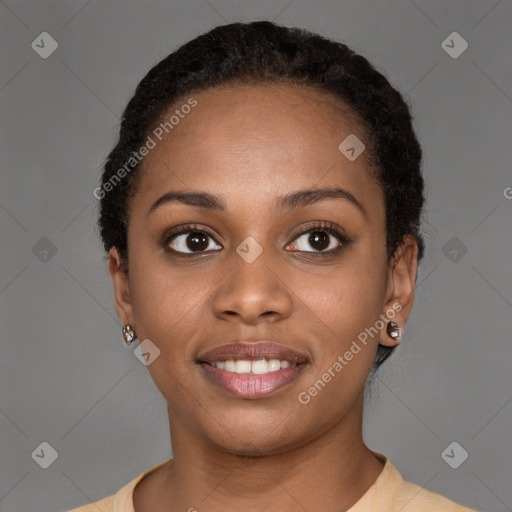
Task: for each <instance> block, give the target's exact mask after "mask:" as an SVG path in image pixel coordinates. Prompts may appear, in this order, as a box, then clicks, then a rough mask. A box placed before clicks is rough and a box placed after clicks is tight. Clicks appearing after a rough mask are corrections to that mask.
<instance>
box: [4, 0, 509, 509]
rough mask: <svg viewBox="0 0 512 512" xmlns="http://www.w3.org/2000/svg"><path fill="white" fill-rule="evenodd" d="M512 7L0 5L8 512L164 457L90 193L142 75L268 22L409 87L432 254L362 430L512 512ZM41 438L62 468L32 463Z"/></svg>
mask: <svg viewBox="0 0 512 512" xmlns="http://www.w3.org/2000/svg"><path fill="white" fill-rule="evenodd" d="M511 13H512V2H511V1H510V0H508V1H507V0H501V1H496V0H486V1H483V0H482V1H450V2H447V1H442V2H441V1H426V0H422V1H420V0H415V1H412V0H400V1H382V0H381V1H371V2H369V1H359V0H358V1H325V0H324V1H314V2H313V1H309V2H306V1H303V0H294V1H290V0H283V1H270V0H269V1H259V2H248V1H244V2H235V1H232V0H208V1H206V0H191V1H186V2H185V1H167V2H164V1H151V2H135V1H123V2H121V1H110V2H105V1H104V2H101V1H100V0H90V1H87V0H84V1H66V2H64V1H45V2H41V1H36V0H33V1H30V2H29V1H14V0H3V1H0V20H1V32H0V38H1V40H0V48H1V57H0V59H1V61H0V69H1V75H0V101H1V119H2V124H1V132H0V133H1V151H0V159H1V180H2V181H1V186H0V229H1V237H2V241H1V260H0V308H1V309H0V311H1V320H0V321H1V327H0V336H1V357H0V434H1V439H0V510H1V511H2V512H42V511H63V510H66V509H69V508H72V507H75V506H78V505H81V504H84V503H86V502H89V501H90V500H97V499H99V498H102V497H104V496H106V495H108V494H112V493H114V492H115V491H117V490H118V489H119V488H120V487H121V486H123V485H124V484H125V483H127V482H128V481H129V480H131V479H132V478H134V477H135V476H137V475H138V474H139V473H141V472H142V471H145V470H146V469H149V468H150V467H153V466H154V465H156V464H157V463H159V462H161V461H163V460H165V459H167V458H168V457H170V456H171V451H170V447H169V433H168V423H167V412H166V407H165V406H166V404H165V402H164V400H163V398H162V397H161V396H160V394H159V392H158V391H157V389H156V387H155V386H154V385H153V383H152V381H151V379H150V377H149V374H148V373H147V370H146V368H145V367H144V366H143V365H142V364H141V363H140V362H139V361H138V359H136V358H135V356H134V355H133V353H132V351H133V348H132V347H133V346H132V347H130V348H126V347H125V346H124V344H123V341H122V338H121V328H120V325H119V322H118V320H117V317H116V314H115V310H114V306H113V297H112V290H111V283H110V278H109V276H108V273H107V267H106V263H105V258H104V255H103V253H102V250H101V246H100V243H99V238H98V235H97V233H96V227H95V222H96V216H97V201H96V199H95V198H94V197H93V195H92V191H93V189H94V187H95V186H97V183H98V179H99V173H100V169H101V166H102V163H103V159H104V158H105V156H106V155H107V153H108V151H109V150H110V148H111V147H112V145H113V143H114V142H115V139H116V137H117V130H118V125H119V117H120V114H121V112H122V110H123V108H124V107H125V105H126V102H127V101H128V99H129V98H130V97H131V95H132V94H133V91H134V88H135V86H136V84H137V83H138V82H139V80H140V79H141V78H142V77H143V75H144V74H145V73H146V72H147V71H148V70H149V68H150V67H151V66H152V65H153V64H155V63H156V62H157V61H159V60H160V59H161V58H163V57H164V56H165V55H167V54H168V53H169V52H170V51H172V50H173V49H175V48H176V47H177V46H178V45H180V44H182V43H184V42H185V41H187V40H189V39H191V38H193V37H194V36H196V35H198V34H199V33H201V32H204V31H207V30H209V29H210V28H212V27H213V26H216V25H219V24H224V23H226V22H232V21H248V20H254V19H271V20H272V19H273V20H275V21H276V22H279V23H282V24H285V25H297V26H303V27H307V28H310V29H312V30H314V31H317V32H319V33H321V34H323V35H326V36H328V37H332V38H335V39H338V40H341V41H344V42H346V43H347V44H349V45H350V46H352V47H353V48H354V49H355V50H356V51H358V52H360V53H362V54H363V55H365V56H366V57H367V58H369V59H370V60H371V61H372V62H373V63H374V64H375V65H376V66H377V67H378V68H379V69H380V70H381V71H383V72H384V73H385V74H386V75H387V76H388V77H389V79H390V80H391V82H392V83H393V84H394V85H395V86H396V87H398V88H399V90H400V91H402V92H403V93H404V94H406V95H408V97H409V98H410V101H411V103H412V105H413V113H414V116H415V127H416V129H417V133H418V136H419V139H420V142H421V144H422V146H423V149H424V153H425V160H424V174H425V179H426V182H427V196H428V209H427V212H426V216H425V229H424V231H425V236H426V239H427V240H426V241H427V251H426V256H425V259H424V261H423V262H422V264H421V267H420V273H419V277H418V289H417V297H416V304H415V307H414V312H413V315H412V317H411V319H410V321H409V323H408V325H407V332H406V335H405V339H404V341H403V344H402V345H401V346H400V348H399V351H398V353H397V354H396V356H395V357H394V358H393V359H392V360H391V361H389V362H388V363H387V364H386V365H385V367H383V368H382V371H381V373H380V376H379V378H378V379H377V380H376V382H375V384H374V386H373V393H372V394H371V396H370V397H369V399H368V401H367V409H366V413H365V423H364V434H365V438H366V441H367V443H368V444H369V446H370V447H371V448H373V449H375V450H377V451H380V452H383V453H385V454H386V455H387V456H388V457H389V458H390V460H391V461H392V462H393V464H394V465H395V466H396V467H397V468H398V470H399V471H400V472H401V473H402V475H403V476H404V478H406V479H407V480H411V481H413V482H416V483H418V484H420V485H422V486H425V487H426V488H428V489H430V490H432V491H434V492H438V493H441V494H444V495H446V496H448V497H450V498H452V499H454V500H456V501H459V502H461V503H463V504H465V505H467V506H471V507H472V508H476V509H479V510H482V511H483V510H485V511H496V512H498V511H500V512H501V511H507V510H508V511H510V510H512V486H511V485H510V483H511V475H512V453H511V452H512V442H511V435H510V433H511V432H512V403H511V402H512V385H511V384H512V374H511V372H510V370H509V367H510V363H511V352H510V341H511V340H510V333H511V319H512V315H511V308H512V272H511V271H510V269H511V266H510V263H511V259H510V254H511V250H512V241H511V239H512V237H511V236H510V235H511V232H510V226H511V225H512V223H511V220H512V200H510V199H507V197H506V196H507V195H508V196H509V197H510V196H511V195H512V194H508V193H507V191H510V190H511V189H509V188H507V187H512V173H511V170H510V169H511V165H510V164H511V161H512V159H511V152H512V150H511V133H512V131H511V120H512V115H511V114H512V91H511V89H512V88H511V84H512V66H511V49H512V42H511V39H512V37H511V35H512V30H511V22H512V16H511ZM43 31H47V32H49V33H50V34H51V35H52V36H53V38H55V39H56V40H57V42H58V45H59V46H58V48H57V50H56V51H55V52H54V53H53V54H52V55H51V56H50V57H48V58H47V59H43V58H41V57H40V56H39V55H38V54H37V53H36V52H35V51H34V50H33V49H32V48H31V43H32V41H34V40H35V39H36V38H37V36H38V35H39V34H40V33H41V32H43ZM453 31H457V32H458V33H460V34H461V35H462V37H463V38H464V39H465V40H466V41H467V42H468V44H469V47H468V49H467V50H466V51H465V52H464V53H463V54H462V55H460V56H459V57H458V58H456V59H454V58H452V57H450V56H449V55H448V54H447V53H446V52H445V51H444V49H443V48H442V47H441V43H442V41H443V40H444V39H445V38H446V37H447V36H448V35H449V34H450V33H451V32H453ZM43 237H47V239H49V240H50V241H51V243H50V242H48V240H46V239H43V240H42V241H40V240H41V239H42V238H43ZM453 237H456V239H455V241H453V240H452V241H451V242H450V240H451V239H452V238H453ZM52 244H53V245H52ZM447 244H448V245H447ZM464 248H466V249H467V253H464V250H465V249H464ZM52 249H53V252H54V251H55V249H56V253H55V254H53V252H52ZM45 251H47V252H45ZM44 441H46V442H48V443H49V444H50V445H51V446H52V447H53V448H54V449H55V450H56V451H57V453H58V458H57V459H56V460H55V462H54V463H53V464H52V465H51V466H50V467H49V468H48V469H42V468H41V467H40V466H39V465H38V464H36V462H35V460H34V459H33V458H32V456H31V454H32V453H33V451H34V450H36V448H38V446H39V445H40V443H42V442H44ZM453 441H456V442H458V443H459V444H460V445H461V446H462V447H463V448H464V449H465V450H466V451H467V452H468V453H469V457H468V459H467V460H466V461H465V462H464V463H463V464H462V465H461V466H460V467H459V468H458V469H452V468H451V467H449V466H448V465H447V463H446V462H445V461H444V460H443V458H442V457H441V453H442V452H443V450H444V449H445V448H446V447H447V446H448V445H449V444H450V443H452V442H453ZM47 453H48V451H47V452H46V454H47ZM46 454H45V457H46V456H47V455H46ZM456 456H457V457H458V456H459V455H457V454H456Z"/></svg>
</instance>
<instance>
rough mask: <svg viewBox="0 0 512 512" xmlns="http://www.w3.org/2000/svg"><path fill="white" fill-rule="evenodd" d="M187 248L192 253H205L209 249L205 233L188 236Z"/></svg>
mask: <svg viewBox="0 0 512 512" xmlns="http://www.w3.org/2000/svg"><path fill="white" fill-rule="evenodd" d="M187 247H188V248H189V249H190V250H191V251H204V250H205V249H206V248H207V247H208V238H207V236H206V235H205V234H204V233H190V235H188V236H187Z"/></svg>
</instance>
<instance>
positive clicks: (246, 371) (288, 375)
mask: <svg viewBox="0 0 512 512" xmlns="http://www.w3.org/2000/svg"><path fill="white" fill-rule="evenodd" d="M308 363H309V359H308V357H307V356H306V355H304V354H301V353H300V352H296V351H295V350H292V349H289V348H287V347H283V346H282V345H278V344H276V343H272V342H268V341H259V342H240V343H233V344H229V345H222V346H221V347H217V348H215V349H213V350H210V351H208V352H206V353H204V354H202V355H201V356H200V357H198V359H197V364H198V365H199V366H200V367H201V368H202V369H203V371H204V375H205V376H206V377H207V378H208V379H209V380H211V381H213V382H214V383H215V384H217V385H219V386H220V387H222V388H224V389H225V390H226V391H228V392H229V393H230V394H232V395H236V396H238V397H240V398H252V399H254V398H261V397H264V396H269V395H271V394H273V393H275V392H277V391H278V390H280V389H281V388H283V387H284V386H286V385H287V384H290V383H291V382H292V381H294V380H295V379H296V378H297V377H298V376H299V375H300V373H301V372H302V371H303V370H304V369H305V368H306V366H307V365H308Z"/></svg>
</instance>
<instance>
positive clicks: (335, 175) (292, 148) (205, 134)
mask: <svg viewBox="0 0 512 512" xmlns="http://www.w3.org/2000/svg"><path fill="white" fill-rule="evenodd" d="M191 96H192V97H193V98H194V100H195V101H196V102H197V104H196V106H195V107H194V108H192V109H183V111H182V112H181V115H180V120H179V122H178V123H177V124H175V125H174V126H173V128H172V129H170V130H169V128H168V130H169V133H166V132H165V131H164V133H163V135H162V136H161V140H159V138H157V137H156V136H155V135H154V132H152V133H150V136H152V138H153V139H154V141H155V143H156V144H155V147H154V148H153V149H152V150H151V151H150V152H149V154H148V155H147V156H146V157H145V158H144V161H143V163H142V166H141V167H142V168H141V172H142V176H141V178H142V179H141V180H140V184H139V190H138V194H137V196H141V197H142V198H143V199H145V200H147V201H150V200H151V198H153V199H154V198H156V197H155V196H158V195H161V194H162V193H165V192H167V189H169V190H176V189H179V190H187V189H191V190H198V189H200V190H205V191H211V192H213V193H215V194H221V195H222V194H225V195H226V196H228V203H231V204H235V203H236V202H237V200H239V201H240V202H241V203H245V204H247V201H251V200H252V201H253V204H254V205H256V204H258V205H261V204H262V200H266V199H268V200H269V201H271V200H272V199H273V198H275V197H276V196H277V195H280V194H282V193H285V192H286V191H288V190H291V189H294V190H295V189H297V188H305V187H310V188H311V187H315V186H317V187H319V186H342V187H344V188H347V189H350V191H351V192H352V193H353V194H354V195H355V196H358V198H359V199H360V200H361V201H364V200H365V197H367V199H368V200H369V199H370V198H371V196H372V195H373V196H375V195H380V188H379V187H378V185H377V183H376V182H375V180H374V179H373V178H372V177H371V175H370V171H369V165H368V155H367V154H365V151H363V152H362V154H361V155H360V156H359V157H357V158H356V159H355V160H352V161H351V160H349V159H348V158H347V156H346V155H345V154H344V153H342V152H341V151H340V149H339V146H340V144H341V143H342V142H343V141H344V140H345V139H347V137H354V136H356V137H357V139H359V140H361V142H363V144H365V146H366V147H368V146H369V141H366V140H365V138H366V134H365V133H364V131H363V129H362V128H361V126H360V124H359V123H358V122H357V116H356V115H355V114H354V113H353V112H351V111H350V109H349V108H348V107H346V106H344V105H343V104H342V103H341V102H339V101H337V100H335V99H334V98H333V97H332V96H330V95H329V94H327V93H322V92H319V91H317V90H315V89H312V88H309V87H297V86H288V85H267V84H266V85H261V84H259V85H250V86H249V85H246V86H238V87H236V88H235V87H222V88H214V89H209V90H206V91H201V92H199V93H195V94H192V95H191ZM188 99H189V98H188V97H185V98H184V99H183V100H182V102H177V103H176V104H174V105H173V106H172V107H171V108H170V109H168V111H167V112H166V113H165V114H164V115H163V116H162V120H163V121H164V122H165V121H166V120H168V119H169V118H170V117H171V116H172V115H173V114H174V113H175V112H176V111H179V110H180V107H181V106H182V105H184V104H186V103H187V101H188ZM185 111H188V113H186V114H185V113H184V112H185ZM176 113H177V114H179V113H180V112H176ZM161 131H162V130H161ZM349 140H352V139H350V138H349Z"/></svg>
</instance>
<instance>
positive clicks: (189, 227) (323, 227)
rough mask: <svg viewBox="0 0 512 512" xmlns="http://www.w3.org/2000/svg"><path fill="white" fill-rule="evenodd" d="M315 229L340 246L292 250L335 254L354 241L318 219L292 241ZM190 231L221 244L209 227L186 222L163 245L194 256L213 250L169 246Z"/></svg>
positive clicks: (329, 223) (317, 253) (177, 252)
mask: <svg viewBox="0 0 512 512" xmlns="http://www.w3.org/2000/svg"><path fill="white" fill-rule="evenodd" d="M315 231H320V232H325V233H328V234H330V235H332V236H333V237H334V238H336V239H337V240H338V241H339V242H340V245H339V246H338V247H336V248H335V249H331V250H329V251H315V250H313V251H291V252H305V253H306V254H315V255H318V256H323V255H333V254H335V253H337V252H338V251H339V250H340V249H342V248H343V247H346V246H347V245H348V244H350V242H351V241H352V240H350V239H349V238H348V237H346V236H345V235H344V234H342V233H340V231H339V230H338V229H336V227H335V224H334V223H332V222H329V221H317V222H314V223H310V224H309V225H308V227H307V229H305V230H304V231H301V232H300V233H299V234H298V235H297V236H296V237H295V238H294V239H293V240H292V242H291V243H293V242H295V241H296V240H298V239H299V238H300V237H301V236H303V235H305V234H307V233H314V232H315ZM190 233H202V234H205V235H207V236H209V237H210V238H212V239H213V240H214V242H215V243H216V244H218V245H220V244H219V242H217V240H216V239H215V236H214V235H213V233H211V232H210V231H208V230H207V229H205V228H200V227H199V226H197V225H195V224H185V225H183V226H179V227H178V228H176V229H174V230H173V231H172V232H171V233H167V234H166V235H164V238H163V240H162V246H163V247H164V249H166V250H167V251H169V252H172V253H173V254H177V255H180V256H181V255H183V256H184V255H189V256H192V255H199V254H208V253H209V252H212V251H197V252H190V253H184V252H179V251H175V250H174V249H171V248H170V247H169V244H170V243H171V242H172V241H173V239H174V238H176V237H178V236H179V235H183V234H190Z"/></svg>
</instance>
